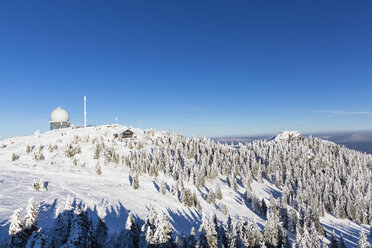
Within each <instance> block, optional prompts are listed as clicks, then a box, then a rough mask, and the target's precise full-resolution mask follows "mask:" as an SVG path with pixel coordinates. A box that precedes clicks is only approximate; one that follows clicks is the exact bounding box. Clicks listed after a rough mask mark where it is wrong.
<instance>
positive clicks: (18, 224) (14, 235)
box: [8, 208, 25, 247]
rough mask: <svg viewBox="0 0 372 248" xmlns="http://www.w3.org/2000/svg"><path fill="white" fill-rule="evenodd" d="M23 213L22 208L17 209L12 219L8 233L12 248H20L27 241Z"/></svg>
mask: <svg viewBox="0 0 372 248" xmlns="http://www.w3.org/2000/svg"><path fill="white" fill-rule="evenodd" d="M21 212H22V209H21V208H20V209H17V210H15V211H14V213H13V215H12V216H11V217H10V226H9V231H8V233H9V235H10V246H12V247H20V246H22V244H23V243H24V241H25V235H24V233H23V220H22V219H21Z"/></svg>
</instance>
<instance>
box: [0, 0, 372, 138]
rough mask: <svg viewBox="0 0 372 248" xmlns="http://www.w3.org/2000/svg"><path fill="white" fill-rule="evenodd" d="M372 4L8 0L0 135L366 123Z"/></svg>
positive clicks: (370, 119) (354, 126)
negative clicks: (80, 128) (52, 119)
mask: <svg viewBox="0 0 372 248" xmlns="http://www.w3.org/2000/svg"><path fill="white" fill-rule="evenodd" d="M371 12H372V2H371V1H207V0H206V1H199V0H198V1H196V0H195V1H37V0H36V1H1V3H0V86H1V87H0V137H1V138H6V137H11V136H16V135H24V134H32V133H33V132H35V131H36V130H38V129H39V130H40V131H46V130H48V129H49V123H48V121H49V114H50V112H51V111H52V110H53V109H54V108H56V107H58V106H61V107H63V108H65V109H66V110H68V111H69V113H70V120H71V122H73V123H74V124H75V125H81V124H82V123H83V113H82V112H83V111H82V110H83V95H87V99H88V124H95V125H101V124H106V123H112V122H114V119H115V117H116V116H117V117H118V120H119V123H120V124H123V125H128V126H129V125H132V126H135V127H140V128H156V129H162V130H168V129H170V130H172V131H176V132H182V133H184V134H185V135H192V134H195V135H198V136H204V135H205V136H229V135H254V134H267V133H275V132H278V131H281V130H284V129H294V130H298V131H300V132H313V133H315V132H324V131H341V130H366V129H371V124H372V97H371V95H372V80H371V79H372V69H371V68H372V15H371V14H370V13H371Z"/></svg>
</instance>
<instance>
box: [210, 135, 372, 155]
mask: <svg viewBox="0 0 372 248" xmlns="http://www.w3.org/2000/svg"><path fill="white" fill-rule="evenodd" d="M308 135H309V134H305V136H308ZM312 136H313V137H318V138H321V139H325V140H329V141H332V142H335V143H336V144H339V145H343V146H345V147H347V148H349V149H353V150H357V151H361V152H366V153H370V154H372V131H356V132H330V133H318V134H313V135H312ZM274 137H275V135H274V134H273V135H261V136H235V137H219V138H213V140H215V141H219V142H222V143H226V142H227V143H231V142H233V143H234V144H237V143H239V142H241V143H245V142H252V141H253V140H260V139H266V140H270V139H272V138H274Z"/></svg>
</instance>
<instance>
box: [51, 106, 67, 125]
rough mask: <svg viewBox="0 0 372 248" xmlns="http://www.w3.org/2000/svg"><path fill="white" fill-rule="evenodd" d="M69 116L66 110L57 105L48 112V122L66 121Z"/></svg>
mask: <svg viewBox="0 0 372 248" xmlns="http://www.w3.org/2000/svg"><path fill="white" fill-rule="evenodd" d="M69 120H70V116H69V115H68V113H67V111H66V110H64V109H62V108H60V107H58V108H56V109H55V110H53V112H52V113H51V114H50V122H68V121H69Z"/></svg>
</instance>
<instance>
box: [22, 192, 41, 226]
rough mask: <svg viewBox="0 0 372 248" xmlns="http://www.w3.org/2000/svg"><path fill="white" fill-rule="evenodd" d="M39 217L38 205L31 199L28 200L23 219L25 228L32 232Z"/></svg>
mask: <svg viewBox="0 0 372 248" xmlns="http://www.w3.org/2000/svg"><path fill="white" fill-rule="evenodd" d="M38 216H39V204H38V203H37V202H35V201H34V199H33V198H30V199H29V200H28V205H27V208H26V217H25V228H26V229H27V230H28V231H29V232H32V231H34V230H36V224H37V220H38Z"/></svg>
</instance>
